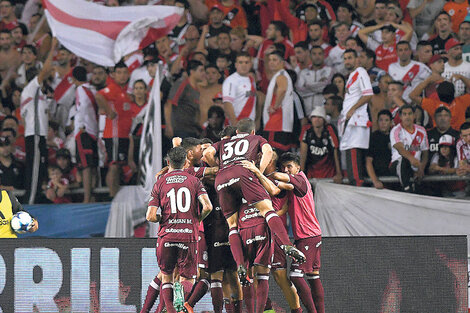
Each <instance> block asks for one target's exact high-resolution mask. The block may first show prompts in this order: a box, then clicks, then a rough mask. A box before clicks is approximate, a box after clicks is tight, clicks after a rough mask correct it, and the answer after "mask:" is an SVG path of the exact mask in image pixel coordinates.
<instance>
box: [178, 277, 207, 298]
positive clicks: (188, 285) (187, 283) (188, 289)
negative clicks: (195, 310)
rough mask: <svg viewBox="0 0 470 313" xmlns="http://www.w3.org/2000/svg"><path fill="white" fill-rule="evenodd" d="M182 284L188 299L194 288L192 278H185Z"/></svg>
mask: <svg viewBox="0 0 470 313" xmlns="http://www.w3.org/2000/svg"><path fill="white" fill-rule="evenodd" d="M181 286H183V294H184V299H188V298H189V295H190V294H191V290H192V289H193V283H192V282H191V281H190V280H183V281H182V282H181ZM203 296H204V295H203ZM201 298H202V297H201ZM198 301H199V299H198ZM194 304H196V303H194Z"/></svg>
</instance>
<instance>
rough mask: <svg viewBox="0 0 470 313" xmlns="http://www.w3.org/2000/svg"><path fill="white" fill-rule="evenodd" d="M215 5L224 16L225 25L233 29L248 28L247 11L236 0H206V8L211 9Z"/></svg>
mask: <svg viewBox="0 0 470 313" xmlns="http://www.w3.org/2000/svg"><path fill="white" fill-rule="evenodd" d="M215 4H218V6H219V8H220V9H221V10H222V12H223V14H224V20H223V23H224V24H225V25H227V26H230V27H231V28H235V27H237V26H241V27H243V28H244V29H246V28H247V27H248V21H247V19H246V14H245V10H244V9H243V8H242V7H241V5H239V4H238V2H237V1H234V0H206V6H207V7H208V8H209V9H211V8H213V7H214V5H215Z"/></svg>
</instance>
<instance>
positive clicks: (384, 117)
mask: <svg viewBox="0 0 470 313" xmlns="http://www.w3.org/2000/svg"><path fill="white" fill-rule="evenodd" d="M377 124H378V129H377V130H376V131H374V132H373V133H372V134H371V136H370V143H369V150H368V151H367V156H366V170H367V175H369V177H370V179H371V180H372V184H373V185H374V187H375V188H377V189H383V188H384V185H383V183H382V182H381V181H380V180H379V177H380V176H390V175H392V174H391V172H390V160H391V157H392V150H391V147H390V129H391V128H392V114H391V113H390V111H388V110H382V111H380V112H379V113H378V122H377Z"/></svg>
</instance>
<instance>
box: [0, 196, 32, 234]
mask: <svg viewBox="0 0 470 313" xmlns="http://www.w3.org/2000/svg"><path fill="white" fill-rule="evenodd" d="M19 211H25V210H24V209H23V207H22V206H21V204H20V203H19V202H18V199H16V197H15V196H14V195H13V194H12V193H11V192H10V191H6V190H4V189H0V238H16V237H17V236H16V233H15V231H14V230H13V229H11V226H10V222H11V218H12V217H13V215H15V214H16V213H18V212H19ZM38 227H39V224H38V222H37V221H36V219H34V218H33V225H32V226H31V228H30V230H29V232H30V233H34V232H35V231H36V230H38Z"/></svg>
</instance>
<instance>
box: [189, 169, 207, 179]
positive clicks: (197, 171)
mask: <svg viewBox="0 0 470 313" xmlns="http://www.w3.org/2000/svg"><path fill="white" fill-rule="evenodd" d="M206 168H207V167H193V166H192V167H188V168H185V169H184V171H185V172H186V173H188V174H190V175H193V176H194V177H196V178H199V179H201V178H203V177H204V174H205V173H206Z"/></svg>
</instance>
